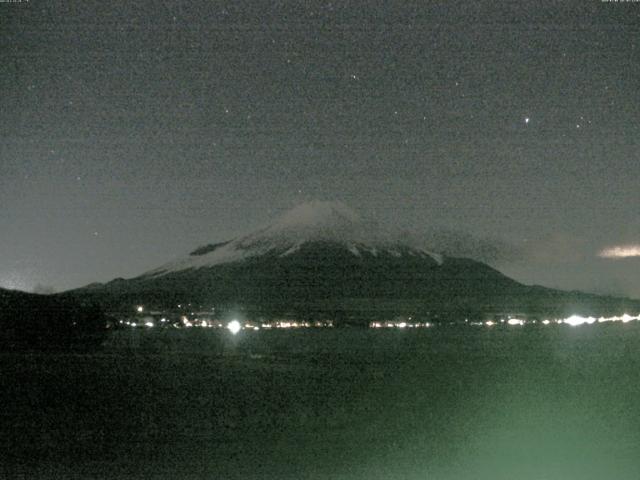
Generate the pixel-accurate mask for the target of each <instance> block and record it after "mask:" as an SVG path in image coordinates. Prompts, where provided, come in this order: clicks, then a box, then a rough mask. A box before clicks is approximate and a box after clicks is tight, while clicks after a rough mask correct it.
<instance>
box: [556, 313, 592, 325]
mask: <svg viewBox="0 0 640 480" xmlns="http://www.w3.org/2000/svg"><path fill="white" fill-rule="evenodd" d="M595 321H596V319H595V318H593V317H581V316H580V315H572V316H570V317H569V318H565V319H564V322H563V323H566V324H568V325H571V326H572V327H575V326H578V325H583V324H585V323H588V324H589V325H591V324H592V323H593V322H595Z"/></svg>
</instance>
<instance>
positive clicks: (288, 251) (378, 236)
mask: <svg viewBox="0 0 640 480" xmlns="http://www.w3.org/2000/svg"><path fill="white" fill-rule="evenodd" d="M309 242H330V243H334V244H339V245H342V246H344V247H345V248H346V249H348V250H349V251H350V252H351V253H352V254H353V255H355V256H361V255H363V254H370V255H373V256H377V255H378V254H380V253H387V254H390V255H393V256H396V257H400V256H402V255H412V256H421V257H430V258H432V259H434V260H435V261H436V262H438V263H442V258H441V257H440V256H439V255H437V254H434V253H431V252H429V251H427V250H423V249H419V248H414V247H411V246H409V245H405V244H403V243H401V242H399V241H398V240H397V239H395V238H394V236H393V235H392V234H391V233H389V232H385V231H384V230H382V229H381V228H380V227H379V226H378V225H377V224H376V223H375V222H373V221H372V220H369V219H366V218H363V217H362V216H360V215H359V214H358V213H357V212H355V211H354V210H352V209H351V208H349V207H347V206H346V205H345V204H343V203H341V202H321V201H314V202H308V203H304V204H302V205H299V206H297V207H295V208H293V209H291V210H289V211H287V212H285V213H284V214H283V215H282V216H281V217H280V218H278V219H277V220H276V221H275V222H274V223H272V224H270V225H267V226H266V227H264V228H261V229H259V230H257V231H256V232H254V233H250V234H248V235H245V236H242V237H239V238H236V239H233V240H231V241H229V242H223V243H218V244H214V245H209V246H205V247H201V248H198V249H197V250H195V251H194V252H192V253H191V254H190V255H189V256H187V257H184V258H180V259H177V260H175V261H173V262H170V263H167V264H165V265H163V266H161V267H159V268H157V269H154V270H151V271H149V272H147V273H145V274H143V276H160V275H164V274H167V273H171V272H178V271H182V270H187V269H197V268H206V267H213V266H215V265H221V264H224V263H231V262H238V261H242V260H245V259H247V258H252V257H257V256H260V255H265V254H275V255H280V256H287V255H292V254H294V253H295V252H297V251H298V250H299V249H300V247H301V246H302V245H304V244H306V243H309Z"/></svg>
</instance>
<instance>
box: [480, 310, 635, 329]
mask: <svg viewBox="0 0 640 480" xmlns="http://www.w3.org/2000/svg"><path fill="white" fill-rule="evenodd" d="M634 320H640V315H636V316H635V317H634V316H632V315H629V314H627V313H625V314H624V315H620V316H613V317H598V318H596V317H582V316H580V315H571V316H570V317H567V318H559V319H553V320H549V319H544V320H542V322H540V323H542V324H543V325H550V324H552V323H555V324H565V325H570V326H572V327H577V326H579V325H592V324H594V323H605V322H622V323H628V322H631V321H634ZM500 322H501V323H505V320H504V319H502V320H500ZM506 323H507V324H508V325H525V324H527V323H531V324H535V323H538V322H537V320H532V321H527V320H522V319H519V318H509V319H507V320H506ZM485 325H487V326H491V325H495V322H491V321H488V322H485Z"/></svg>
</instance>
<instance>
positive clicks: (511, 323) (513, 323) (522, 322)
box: [507, 318, 524, 325]
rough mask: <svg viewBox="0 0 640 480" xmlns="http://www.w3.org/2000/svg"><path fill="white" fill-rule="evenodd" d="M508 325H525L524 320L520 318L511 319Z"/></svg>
mask: <svg viewBox="0 0 640 480" xmlns="http://www.w3.org/2000/svg"><path fill="white" fill-rule="evenodd" d="M507 323H508V324H509V325H524V320H520V319H519V318H510V319H509V321H508V322H507Z"/></svg>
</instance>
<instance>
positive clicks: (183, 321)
mask: <svg viewBox="0 0 640 480" xmlns="http://www.w3.org/2000/svg"><path fill="white" fill-rule="evenodd" d="M181 306H182V305H179V307H181ZM135 310H136V312H137V313H139V314H141V313H143V312H144V311H145V308H144V306H142V305H138V306H136V307H135ZM631 321H640V315H636V316H632V315H629V314H627V313H625V314H624V315H620V316H613V317H598V318H596V317H582V316H580V315H571V316H570V317H567V318H563V319H544V320H541V321H538V320H525V319H522V318H516V317H508V318H502V319H499V320H495V321H494V320H487V321H484V322H481V321H472V322H470V321H469V320H468V319H466V320H465V321H464V323H465V324H466V325H472V326H486V327H493V326H495V325H498V324H507V325H509V326H523V325H528V324H537V323H541V324H542V325H550V324H565V325H570V326H572V327H575V326H579V325H592V324H594V323H605V322H622V323H628V322H631ZM167 322H169V320H168V319H167V318H166V317H162V318H161V319H160V320H159V323H160V324H166V323H167ZM119 323H120V324H121V325H127V326H130V327H138V326H145V327H147V328H153V327H155V326H156V320H155V319H154V318H153V317H151V316H147V317H146V318H142V319H141V320H140V319H138V321H132V320H120V321H119ZM450 323H451V324H455V322H450ZM173 326H174V327H177V328H180V327H183V328H191V327H201V328H226V329H227V330H229V331H230V332H231V333H232V334H234V335H235V334H237V333H238V332H240V330H260V329H261V328H262V329H272V328H277V329H290V328H312V327H313V328H323V327H333V326H334V324H333V322H332V321H330V320H326V321H315V322H307V321H293V320H281V321H274V322H269V323H262V324H254V323H252V322H247V323H244V324H242V323H241V322H240V321H238V320H236V319H234V320H231V321H230V322H228V323H226V324H224V323H222V322H221V321H218V320H210V319H198V318H193V319H190V318H189V317H187V316H186V315H183V316H182V317H181V318H180V321H179V322H178V323H173ZM432 326H434V324H432V323H430V322H415V321H413V318H412V317H408V318H407V319H406V320H404V319H403V320H393V321H375V322H370V323H369V327H370V328H400V329H405V328H429V327H432Z"/></svg>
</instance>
